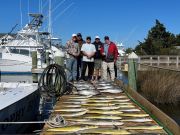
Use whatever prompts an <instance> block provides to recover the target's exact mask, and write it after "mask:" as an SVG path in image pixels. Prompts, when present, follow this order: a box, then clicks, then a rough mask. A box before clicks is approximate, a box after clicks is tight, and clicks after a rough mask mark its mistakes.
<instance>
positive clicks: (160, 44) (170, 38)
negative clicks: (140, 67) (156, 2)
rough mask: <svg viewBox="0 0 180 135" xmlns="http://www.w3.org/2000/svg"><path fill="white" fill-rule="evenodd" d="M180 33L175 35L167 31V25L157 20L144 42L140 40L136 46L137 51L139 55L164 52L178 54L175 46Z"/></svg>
mask: <svg viewBox="0 0 180 135" xmlns="http://www.w3.org/2000/svg"><path fill="white" fill-rule="evenodd" d="M177 39H179V43H180V35H178V36H175V35H174V34H172V33H170V32H168V31H166V28H165V26H164V25H163V24H162V23H160V21H159V20H156V22H155V26H153V27H152V28H151V29H150V30H149V31H148V35H147V38H145V39H144V42H140V41H139V44H138V45H137V46H136V47H135V51H136V53H137V54H139V55H162V54H164V55H165V54H176V53H175V51H174V50H175V47H174V46H176V45H177V44H178V43H177Z"/></svg>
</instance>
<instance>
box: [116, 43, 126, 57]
mask: <svg viewBox="0 0 180 135" xmlns="http://www.w3.org/2000/svg"><path fill="white" fill-rule="evenodd" d="M116 46H117V49H118V53H119V55H120V56H124V55H125V51H124V45H123V44H122V43H118V42H117V43H116Z"/></svg>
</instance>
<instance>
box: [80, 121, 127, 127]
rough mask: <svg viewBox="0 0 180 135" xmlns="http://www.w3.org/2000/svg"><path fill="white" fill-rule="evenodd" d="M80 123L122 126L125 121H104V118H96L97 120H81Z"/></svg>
mask: <svg viewBox="0 0 180 135" xmlns="http://www.w3.org/2000/svg"><path fill="white" fill-rule="evenodd" d="M78 124H85V125H96V126H113V125H116V126H121V125H123V124H124V123H123V122H119V121H104V120H95V121H81V122H78Z"/></svg>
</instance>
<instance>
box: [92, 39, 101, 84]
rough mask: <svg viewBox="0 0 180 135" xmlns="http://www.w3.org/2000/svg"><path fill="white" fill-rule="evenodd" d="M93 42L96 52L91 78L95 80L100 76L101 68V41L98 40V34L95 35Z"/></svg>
mask: <svg viewBox="0 0 180 135" xmlns="http://www.w3.org/2000/svg"><path fill="white" fill-rule="evenodd" d="M93 44H94V45H95V47H96V53H95V55H94V75H93V77H94V78H93V79H94V80H95V81H97V80H98V79H100V77H101V68H102V53H101V50H102V48H103V43H102V42H101V40H100V37H99V36H96V37H95V41H94V42H93Z"/></svg>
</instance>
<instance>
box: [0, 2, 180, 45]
mask: <svg viewBox="0 0 180 135" xmlns="http://www.w3.org/2000/svg"><path fill="white" fill-rule="evenodd" d="M20 1H21V2H20ZM48 1H49V0H0V2H1V4H0V18H1V19H0V32H9V31H10V30H11V28H12V27H13V26H14V25H15V24H17V23H18V24H19V25H18V28H17V29H16V30H19V29H20V28H21V13H22V26H24V25H25V24H26V23H27V22H28V15H27V14H28V11H29V12H31V13H38V12H39V11H42V13H43V14H44V16H47V15H48ZM51 1H52V10H51V11H52V30H53V35H54V36H55V37H61V38H62V41H63V43H65V42H66V41H67V40H68V39H69V38H71V35H72V34H73V33H78V32H81V33H82V35H83V38H85V37H86V36H91V37H92V39H94V37H95V35H99V36H100V37H101V38H102V41H103V37H104V36H105V35H108V36H109V37H110V39H111V40H112V41H119V42H123V44H124V45H125V48H128V47H133V48H134V47H135V46H136V45H137V44H138V40H139V41H143V40H144V38H146V36H147V33H148V30H150V28H151V27H152V26H154V24H155V19H158V20H159V21H160V22H161V23H163V24H164V25H165V27H166V28H167V30H168V31H170V32H172V33H174V34H179V33H180V0H51ZM40 3H42V4H40ZM20 5H21V6H20ZM28 5H29V6H28ZM20 7H21V8H20ZM41 9H42V10H41ZM20 11H22V12H20ZM45 18H46V19H45V20H44V25H43V29H47V21H48V19H47V17H45Z"/></svg>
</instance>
